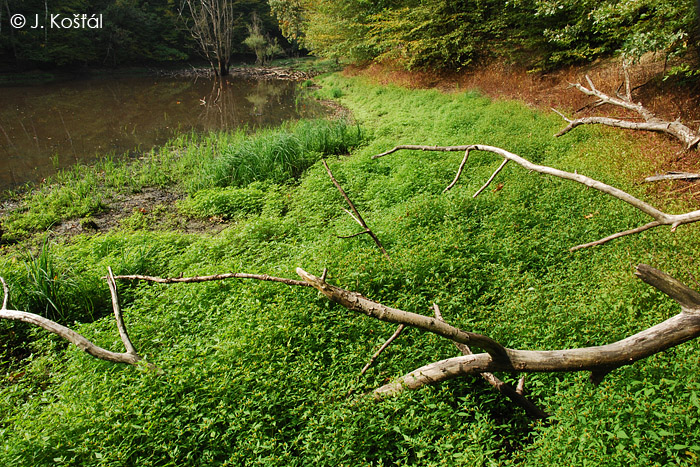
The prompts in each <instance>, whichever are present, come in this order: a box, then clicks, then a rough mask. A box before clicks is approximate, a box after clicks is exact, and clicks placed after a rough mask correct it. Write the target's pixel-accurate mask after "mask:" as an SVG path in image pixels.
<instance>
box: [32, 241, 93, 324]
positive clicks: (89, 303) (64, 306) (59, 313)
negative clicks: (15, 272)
mask: <svg viewBox="0 0 700 467" xmlns="http://www.w3.org/2000/svg"><path fill="white" fill-rule="evenodd" d="M24 263H25V267H26V270H27V281H26V285H25V286H24V289H23V291H22V292H23V295H24V296H25V297H26V301H27V303H26V307H27V310H28V311H32V312H34V313H37V314H40V315H42V316H44V317H46V318H49V319H51V320H54V321H58V322H62V323H70V322H72V321H75V320H77V321H82V322H86V321H94V320H95V319H96V317H97V316H96V313H95V309H96V294H95V291H94V290H93V289H94V287H93V284H92V282H91V281H90V280H89V279H85V280H81V279H80V278H79V277H75V276H74V275H72V274H71V273H70V272H69V271H65V270H62V268H60V267H58V266H57V265H56V263H55V262H54V258H53V255H52V253H51V244H50V243H49V240H48V237H47V238H45V239H44V242H43V243H42V245H41V249H40V250H39V252H38V253H37V254H36V255H34V254H33V253H32V252H31V251H30V252H28V253H26V254H25V257H24ZM97 301H99V300H97Z"/></svg>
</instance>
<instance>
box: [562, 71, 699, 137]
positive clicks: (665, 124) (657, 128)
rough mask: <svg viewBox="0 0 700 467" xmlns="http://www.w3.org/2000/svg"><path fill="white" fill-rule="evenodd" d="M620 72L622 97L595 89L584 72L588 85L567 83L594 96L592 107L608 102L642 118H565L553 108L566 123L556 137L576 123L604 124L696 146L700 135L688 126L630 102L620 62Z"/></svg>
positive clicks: (630, 93)
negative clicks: (622, 85)
mask: <svg viewBox="0 0 700 467" xmlns="http://www.w3.org/2000/svg"><path fill="white" fill-rule="evenodd" d="M623 71H624V73H625V93H626V96H621V95H618V97H611V96H608V95H607V94H605V93H603V92H601V91H599V90H598V89H596V88H595V86H594V85H593V81H591V79H590V78H589V77H588V76H587V75H586V81H587V82H588V85H589V87H588V88H587V87H585V86H583V85H581V84H579V83H576V84H571V86H572V87H575V88H576V89H578V90H579V91H581V92H582V93H584V94H586V95H588V96H593V97H596V98H598V101H596V102H595V104H594V105H595V106H599V105H603V104H610V105H615V106H618V107H622V108H624V109H627V110H631V111H633V112H636V113H638V114H639V115H641V117H642V118H643V119H644V121H643V122H631V121H628V120H623V119H618V118H610V117H583V118H578V119H575V120H571V119H569V118H566V117H565V116H564V115H563V114H562V113H560V112H558V111H556V110H555V112H556V113H557V114H559V115H560V116H561V117H562V118H563V119H564V120H566V121H567V122H568V123H569V124H568V125H567V126H566V128H564V129H563V130H561V131H560V132H559V133H557V134H556V136H557V137H558V136H562V135H565V134H566V133H568V132H569V131H571V130H573V129H574V128H576V127H577V126H580V125H591V124H593V125H607V126H611V127H615V128H623V129H627V130H641V131H653V132H657V133H666V134H668V135H671V136H673V137H674V138H676V139H678V140H679V141H680V142H682V143H683V144H684V145H685V148H686V149H688V150H690V149H693V148H695V147H697V145H698V143H700V134H698V132H695V131H693V130H692V129H690V128H689V127H687V126H685V125H683V124H682V123H681V122H680V121H673V122H671V121H666V120H662V119H660V118H658V117H656V115H654V114H653V113H652V112H651V111H650V110H649V109H647V108H645V107H644V106H643V105H642V104H641V103H634V102H632V90H631V87H630V82H629V79H630V78H629V70H628V69H627V66H626V65H624V64H623Z"/></svg>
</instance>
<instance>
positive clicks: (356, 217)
mask: <svg viewBox="0 0 700 467" xmlns="http://www.w3.org/2000/svg"><path fill="white" fill-rule="evenodd" d="M321 162H323V166H324V167H325V168H326V172H327V173H328V176H329V177H330V178H331V181H332V182H333V185H335V187H336V188H337V189H338V191H339V192H340V194H341V195H343V198H345V201H346V202H347V203H348V205H349V206H350V209H352V212H350V211H348V210H347V209H345V212H347V213H348V214H349V215H350V217H352V218H353V220H354V221H355V222H357V223H358V224H360V227H362V228H363V229H365V230H364V231H362V232H358V233H356V234H352V235H346V236H341V237H339V238H351V237H356V236H358V235H362V234H367V235H369V236H370V237H372V240H374V243H375V244H376V245H377V248H379V250H380V251H381V252H382V253H383V254H384V256H386V259H388V260H389V261H391V257H390V256H389V253H387V251H386V250H385V249H384V246H382V242H380V241H379V238H378V237H377V236H376V235H375V234H374V232H372V229H370V228H369V227H368V226H367V223H366V222H365V220H364V219H363V218H362V215H361V214H360V212H359V211H358V210H357V208H356V207H355V205H354V204H353V203H352V201H350V198H349V197H348V195H347V194H346V193H345V190H343V187H342V186H340V183H338V180H336V179H335V177H334V176H333V172H331V169H330V167H328V164H327V163H326V160H325V159H322V160H321ZM353 213H354V214H353Z"/></svg>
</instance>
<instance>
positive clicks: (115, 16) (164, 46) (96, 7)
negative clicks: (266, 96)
mask: <svg viewBox="0 0 700 467" xmlns="http://www.w3.org/2000/svg"><path fill="white" fill-rule="evenodd" d="M226 3H228V4H230V5H231V8H232V10H233V12H234V18H236V21H234V22H233V24H231V27H232V28H233V34H232V36H231V37H232V39H233V47H232V50H231V51H232V53H233V54H244V53H250V49H249V48H248V47H247V46H246V45H244V43H243V42H244V40H245V38H246V36H247V35H248V30H247V26H248V24H250V22H251V18H252V16H253V15H254V14H255V15H257V17H259V18H260V19H261V20H262V22H263V25H264V28H265V29H266V30H267V31H269V32H271V33H272V34H273V35H274V34H275V32H276V31H277V26H276V21H275V20H274V19H273V18H272V16H271V15H270V8H269V6H268V4H267V2H265V1H256V0H226ZM182 7H183V5H182V2H181V0H151V1H148V2H143V1H138V0H53V1H49V0H47V1H44V0H0V63H3V64H5V65H6V66H15V67H19V68H20V69H30V68H31V67H42V68H44V67H55V66H98V67H104V66H107V67H111V66H122V65H131V64H141V63H153V62H171V61H185V60H194V59H197V58H198V57H199V55H198V48H197V44H196V42H195V41H194V39H193V38H192V37H191V35H190V33H189V31H188V29H187V27H186V21H188V20H191V18H188V17H187V14H188V13H189V10H188V9H187V8H182ZM181 10H182V15H181V14H180V11H181ZM14 14H22V15H24V17H25V18H27V26H25V27H23V28H21V29H15V28H12V27H11V26H10V24H9V21H10V17H11V15H14ZM52 14H53V15H60V17H72V15H74V14H80V15H82V14H86V15H88V17H90V15H93V14H94V15H102V27H101V28H99V29H91V28H65V29H64V28H50V27H46V28H44V29H41V28H34V29H32V28H31V27H30V26H32V25H33V24H34V23H35V19H36V15H39V16H38V18H39V22H40V24H43V23H44V22H45V17H46V15H48V16H49V18H50V15H52ZM46 23H49V21H46ZM277 35H278V36H279V33H278V32H277ZM280 39H281V36H280Z"/></svg>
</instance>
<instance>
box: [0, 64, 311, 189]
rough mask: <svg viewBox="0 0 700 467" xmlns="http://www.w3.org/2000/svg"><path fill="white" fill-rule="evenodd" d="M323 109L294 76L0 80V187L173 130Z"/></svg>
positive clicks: (159, 139) (251, 123)
mask: <svg viewBox="0 0 700 467" xmlns="http://www.w3.org/2000/svg"><path fill="white" fill-rule="evenodd" d="M323 113H324V110H323V109H322V108H321V106H320V105H319V104H318V103H317V102H315V101H314V100H312V99H310V98H308V97H304V92H303V90H302V89H301V88H300V87H299V85H298V84H297V83H294V82H290V81H281V80H264V81H256V80H248V79H241V78H231V79H228V80H224V81H220V80H215V79H211V78H201V77H200V78H165V77H144V76H140V77H99V78H88V79H71V80H65V81H61V82H54V83H50V84H41V85H31V86H29V85H27V86H25V85H19V86H11V87H0V190H5V189H8V188H12V187H16V186H18V185H20V184H22V183H25V182H28V181H32V182H36V181H39V180H41V179H42V178H44V177H46V176H47V175H49V174H51V173H54V172H55V171H56V170H57V169H59V168H63V167H67V166H70V165H73V164H75V163H78V162H80V163H89V162H90V161H91V160H94V159H96V158H99V157H103V156H104V155H107V154H112V155H123V154H133V153H138V152H141V151H147V150H149V149H151V148H152V147H154V146H158V145H161V144H163V143H165V142H166V141H167V140H168V139H170V138H172V137H173V136H174V135H176V134H177V133H178V132H190V131H198V132H206V131H210V130H222V129H235V128H241V127H245V128H249V129H255V128H260V127H270V126H275V125H279V124H280V123H282V122H284V121H285V120H290V119H298V118H306V117H315V116H319V115H322V114H323Z"/></svg>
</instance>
